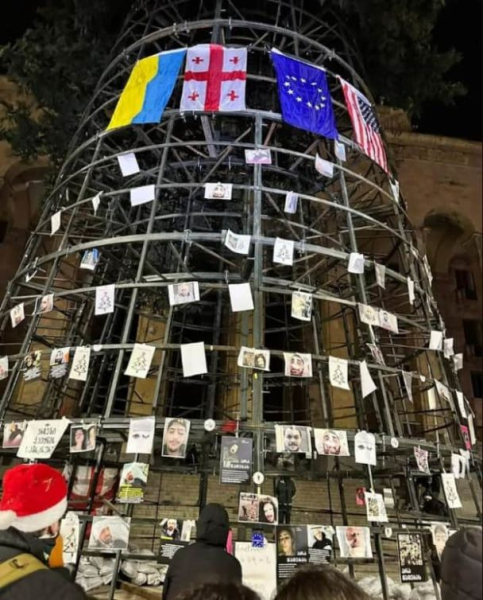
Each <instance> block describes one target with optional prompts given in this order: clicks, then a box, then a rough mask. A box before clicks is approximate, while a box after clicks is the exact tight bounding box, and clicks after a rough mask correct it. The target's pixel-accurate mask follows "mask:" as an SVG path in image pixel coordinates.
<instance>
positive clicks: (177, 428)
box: [161, 418, 191, 458]
mask: <svg viewBox="0 0 483 600" xmlns="http://www.w3.org/2000/svg"><path fill="white" fill-rule="evenodd" d="M190 425H191V423H190V421H188V420H187V419H176V418H175V419H166V423H165V426H164V432H163V451H162V454H161V455H162V456H164V457H165V458H186V450H187V446H188V437H189V434H190Z"/></svg>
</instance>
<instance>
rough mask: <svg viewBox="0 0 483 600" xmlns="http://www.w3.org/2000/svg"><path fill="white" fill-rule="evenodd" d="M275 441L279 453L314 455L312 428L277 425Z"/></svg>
mask: <svg viewBox="0 0 483 600" xmlns="http://www.w3.org/2000/svg"><path fill="white" fill-rule="evenodd" d="M275 441H276V450H277V452H290V453H292V454H311V453H312V439H311V437H310V427H301V426H299V425H275Z"/></svg>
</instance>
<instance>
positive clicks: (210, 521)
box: [0, 463, 483, 600]
mask: <svg viewBox="0 0 483 600" xmlns="http://www.w3.org/2000/svg"><path fill="white" fill-rule="evenodd" d="M67 493H68V489H67V484H66V482H65V480H64V478H63V477H62V475H61V474H60V473H59V472H58V471H56V470H55V469H53V468H52V467H49V466H47V465H44V464H40V463H38V464H30V465H27V464H22V465H18V466H16V467H13V468H12V469H10V470H9V471H7V472H6V474H5V476H4V478H3V493H2V498H1V501H0V595H1V597H2V598H3V599H4V600H33V599H34V598H35V600H65V599H69V600H86V595H85V593H84V591H83V590H82V589H81V588H80V587H78V586H77V585H76V584H75V583H73V582H72V581H71V580H70V578H69V574H68V572H67V571H66V570H64V569H62V538H61V536H60V535H59V529H60V520H61V519H62V517H63V516H64V514H65V512H66V510H67ZM267 510H268V509H267ZM267 518H268V517H267ZM170 526H171V527H173V526H174V524H173V523H169V522H167V523H166V527H170ZM283 531H285V530H283ZM287 532H288V533H287V535H286V536H285V538H284V539H283V540H279V543H280V544H281V545H282V547H284V548H286V551H287V552H288V549H289V548H290V546H291V545H293V544H295V540H294V539H293V537H291V535H290V530H289V529H287ZM229 534H230V523H229V518H228V513H227V512H226V510H225V509H224V508H223V506H221V505H219V504H209V505H208V506H206V507H205V508H204V509H203V510H202V511H201V514H200V517H199V519H198V523H197V538H196V542H195V543H193V544H190V545H188V546H186V547H184V548H183V549H181V550H179V551H178V552H177V553H176V554H175V555H174V557H173V559H172V561H171V564H170V566H169V569H168V572H167V574H166V579H165V583H164V587H163V595H162V599H163V600H261V599H260V598H259V596H258V595H257V593H255V592H254V591H253V590H250V589H249V588H247V587H245V586H244V585H243V584H242V579H243V574H242V567H241V564H240V562H239V561H238V560H237V559H236V558H235V557H234V556H232V555H231V554H229V553H228V552H227V551H226V546H227V540H228V537H229ZM317 540H318V541H320V543H323V539H322V536H320V540H319V539H318V538H317ZM282 542H283V543H282ZM59 546H60V548H59ZM441 598H442V600H483V597H482V533H481V531H480V530H477V529H463V530H461V531H459V532H458V533H456V534H455V535H453V536H452V537H451V538H450V539H449V540H448V542H447V544H446V547H445V549H444V551H443V555H442V568H441ZM273 600H369V596H368V595H367V594H366V593H365V592H364V591H363V590H362V589H361V588H360V587H359V586H358V585H357V583H355V582H354V581H353V580H352V579H350V578H348V577H346V575H344V574H343V573H342V572H341V571H339V570H337V569H335V568H334V567H332V566H330V565H323V566H310V567H304V568H301V569H299V570H297V571H296V572H295V575H293V576H292V578H291V579H289V580H287V581H286V582H285V583H284V584H283V585H281V586H280V588H279V589H278V591H277V592H276V595H275V598H274V599H273Z"/></svg>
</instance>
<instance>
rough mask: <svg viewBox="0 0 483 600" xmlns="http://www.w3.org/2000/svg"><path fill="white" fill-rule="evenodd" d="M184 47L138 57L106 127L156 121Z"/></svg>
mask: <svg viewBox="0 0 483 600" xmlns="http://www.w3.org/2000/svg"><path fill="white" fill-rule="evenodd" d="M185 55H186V50H172V51H169V52H161V53H160V54H155V55H154V56H148V57H147V58H143V59H142V60H140V61H138V62H137V63H136V65H135V66H134V69H133V70H132V73H131V75H130V77H129V81H128V82H127V84H126V87H125V88H124V90H123V92H122V94H121V97H120V98H119V101H118V103H117V106H116V110H115V111H114V114H113V115H112V118H111V122H110V123H109V126H108V127H107V130H108V131H109V130H110V129H116V128H117V127H124V126H125V125H131V124H133V123H159V122H160V121H161V117H162V116H163V112H164V109H165V108H166V105H167V104H168V102H169V99H170V98H171V94H172V93H173V90H174V86H175V84H176V79H177V78H178V75H179V71H180V69H181V65H182V63H183V60H184V58H185Z"/></svg>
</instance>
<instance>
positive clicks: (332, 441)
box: [322, 431, 340, 456]
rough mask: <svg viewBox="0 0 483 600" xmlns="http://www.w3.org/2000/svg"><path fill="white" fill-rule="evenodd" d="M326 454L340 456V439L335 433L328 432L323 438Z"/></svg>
mask: <svg viewBox="0 0 483 600" xmlns="http://www.w3.org/2000/svg"><path fill="white" fill-rule="evenodd" d="M322 444H323V448H324V454H328V455H331V456H339V455H340V438H339V436H338V435H337V434H336V433H335V431H326V432H325V434H324V437H323V438H322Z"/></svg>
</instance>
